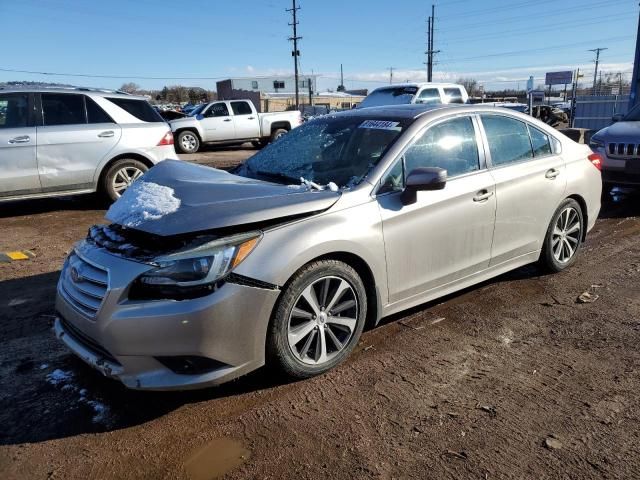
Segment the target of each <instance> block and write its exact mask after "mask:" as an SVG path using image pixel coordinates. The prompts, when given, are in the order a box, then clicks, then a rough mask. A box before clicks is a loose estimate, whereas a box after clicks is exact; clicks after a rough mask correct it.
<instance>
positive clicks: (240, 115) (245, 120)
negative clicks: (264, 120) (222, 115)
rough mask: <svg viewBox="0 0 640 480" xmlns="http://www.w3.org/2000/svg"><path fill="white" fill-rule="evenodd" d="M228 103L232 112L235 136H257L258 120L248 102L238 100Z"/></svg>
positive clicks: (258, 130)
mask: <svg viewBox="0 0 640 480" xmlns="http://www.w3.org/2000/svg"><path fill="white" fill-rule="evenodd" d="M229 103H230V104H231V111H232V112H233V124H234V127H235V131H236V138H258V137H259V136H260V121H259V120H258V114H257V113H254V112H253V109H252V108H251V105H249V102H247V101H245V100H239V101H235V102H233V101H232V102H229Z"/></svg>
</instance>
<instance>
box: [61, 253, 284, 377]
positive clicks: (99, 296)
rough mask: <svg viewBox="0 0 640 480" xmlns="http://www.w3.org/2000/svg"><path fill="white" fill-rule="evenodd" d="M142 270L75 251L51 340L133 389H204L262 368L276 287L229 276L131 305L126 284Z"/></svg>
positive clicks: (64, 274)
mask: <svg viewBox="0 0 640 480" xmlns="http://www.w3.org/2000/svg"><path fill="white" fill-rule="evenodd" d="M148 268H149V266H148V265H144V264H141V263H139V262H135V261H131V260H128V259H125V258H121V257H117V256H114V255H111V254H109V253H108V252H107V251H106V250H104V249H101V248H93V249H77V250H76V251H75V252H74V253H73V254H72V256H71V257H70V259H68V260H67V262H65V265H64V267H63V270H62V273H61V277H60V280H59V282H58V293H57V297H56V310H57V313H58V318H57V319H56V321H55V325H54V330H55V334H56V336H57V337H58V338H59V339H60V340H61V341H62V342H64V343H65V344H66V345H67V347H69V348H70V349H71V350H72V351H73V352H74V353H75V354H76V355H78V356H79V357H80V358H81V359H82V360H84V361H85V362H86V363H88V364H89V365H90V366H92V367H93V368H95V369H96V370H98V371H100V372H101V373H102V374H103V375H105V376H107V377H110V378H115V379H117V380H119V381H121V382H122V383H124V384H125V385H126V386H127V387H129V388H133V389H143V390H144V389H148V390H184V389H194V388H203V387H207V386H212V385H218V384H221V383H224V382H226V381H228V380H231V379H233V378H236V377H239V376H241V375H243V374H245V373H248V372H250V371H252V370H255V369H256V368H258V367H260V366H262V365H263V364H264V348H265V339H266V334H267V327H268V323H269V318H270V316H271V312H272V310H273V307H274V305H275V302H276V300H277V298H278V294H279V290H278V289H277V287H275V286H270V285H267V284H260V283H256V284H253V283H251V282H247V281H243V282H240V281H237V282H236V283H232V281H234V280H233V278H234V277H233V276H232V277H231V281H226V282H221V283H220V285H219V286H218V287H217V288H216V290H215V291H214V292H213V293H211V294H209V295H206V296H203V297H199V298H194V299H190V300H171V299H160V300H135V301H134V300H130V299H129V298H128V292H129V288H130V286H131V284H132V282H133V281H134V280H135V279H136V278H137V277H138V276H139V275H140V274H141V273H142V272H144V271H145V270H146V269H148ZM73 270H75V271H73ZM103 284H104V285H103ZM90 295H93V297H91V296H90Z"/></svg>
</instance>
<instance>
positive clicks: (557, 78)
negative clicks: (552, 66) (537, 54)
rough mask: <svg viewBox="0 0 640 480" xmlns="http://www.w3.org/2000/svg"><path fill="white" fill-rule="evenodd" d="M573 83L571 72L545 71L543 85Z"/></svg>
mask: <svg viewBox="0 0 640 480" xmlns="http://www.w3.org/2000/svg"><path fill="white" fill-rule="evenodd" d="M567 83H573V72H571V71H568V72H547V74H546V76H545V81H544V84H545V85H565V84H567Z"/></svg>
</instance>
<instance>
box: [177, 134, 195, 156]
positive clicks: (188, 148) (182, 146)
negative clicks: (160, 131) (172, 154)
mask: <svg viewBox="0 0 640 480" xmlns="http://www.w3.org/2000/svg"><path fill="white" fill-rule="evenodd" d="M176 147H177V148H178V150H179V151H180V153H196V152H197V151H198V150H199V149H200V138H199V137H198V134H196V133H195V132H192V131H191V130H183V131H182V132H180V133H179V134H178V141H177V142H176Z"/></svg>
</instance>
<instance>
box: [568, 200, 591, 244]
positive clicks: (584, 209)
mask: <svg viewBox="0 0 640 480" xmlns="http://www.w3.org/2000/svg"><path fill="white" fill-rule="evenodd" d="M567 198H571V199H573V200H575V201H576V202H578V205H580V208H581V209H582V218H583V219H584V228H583V229H582V241H583V242H584V241H585V240H586V239H587V225H589V218H588V215H589V214H588V213H587V202H585V201H584V198H582V197H581V196H580V195H578V194H574V195H569V196H568V197H567Z"/></svg>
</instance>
